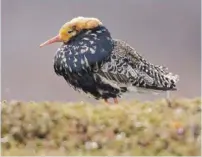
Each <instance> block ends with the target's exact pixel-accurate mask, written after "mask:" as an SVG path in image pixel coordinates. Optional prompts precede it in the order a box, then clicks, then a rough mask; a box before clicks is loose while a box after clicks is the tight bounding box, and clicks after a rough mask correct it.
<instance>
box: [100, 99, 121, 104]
mask: <svg viewBox="0 0 202 157" xmlns="http://www.w3.org/2000/svg"><path fill="white" fill-rule="evenodd" d="M113 99H114V103H115V104H118V103H119V102H118V99H117V98H113ZM104 101H105V103H106V104H110V103H109V101H108V99H104Z"/></svg>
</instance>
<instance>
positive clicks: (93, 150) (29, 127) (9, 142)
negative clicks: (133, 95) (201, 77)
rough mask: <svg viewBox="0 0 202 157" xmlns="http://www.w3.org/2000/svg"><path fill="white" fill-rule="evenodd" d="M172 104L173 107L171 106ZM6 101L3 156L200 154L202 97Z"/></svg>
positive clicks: (3, 122) (3, 110)
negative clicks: (97, 101) (104, 101)
mask: <svg viewBox="0 0 202 157" xmlns="http://www.w3.org/2000/svg"><path fill="white" fill-rule="evenodd" d="M169 105H170V106H169ZM169 105H168V102H167V101H166V100H163V99H162V100H158V101H154V102H144V103H141V102H139V101H131V102H122V103H120V104H118V105H114V104H111V105H106V104H102V103H101V104H97V105H92V104H88V103H83V102H81V103H59V102H41V103H36V102H27V103H25V102H7V101H4V102H3V103H2V111H1V112H2V132H1V136H2V153H3V155H15V156H16V155H29V156H30V155H91V156H96V155H108V156H109V155H160V156H166V155H183V156H189V155H200V142H201V141H200V136H201V106H200V105H201V99H199V98H198V99H175V100H172V101H171V102H170V104H169Z"/></svg>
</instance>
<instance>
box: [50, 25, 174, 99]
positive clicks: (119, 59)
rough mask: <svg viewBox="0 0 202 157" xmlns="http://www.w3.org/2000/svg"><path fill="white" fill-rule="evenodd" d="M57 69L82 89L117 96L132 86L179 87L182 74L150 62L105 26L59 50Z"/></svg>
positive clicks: (106, 96) (101, 94) (78, 36)
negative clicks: (116, 37)
mask: <svg viewBox="0 0 202 157" xmlns="http://www.w3.org/2000/svg"><path fill="white" fill-rule="evenodd" d="M54 69H55V72H56V73H57V74H58V75H61V76H63V77H64V78H65V80H66V81H67V82H68V83H69V84H70V85H71V86H72V87H73V88H74V89H75V90H78V91H84V92H85V93H89V94H91V95H93V96H94V97H95V98H96V99H100V98H104V99H108V98H116V97H119V96H121V95H122V94H123V93H124V92H127V91H129V88H131V87H134V88H135V87H139V88H143V89H155V90H173V89H175V86H176V82H177V81H178V77H177V76H174V75H172V74H171V73H169V72H168V70H167V69H166V68H164V67H162V66H156V65H152V64H150V63H148V62H147V61H146V60H145V59H144V58H143V57H142V56H140V55H139V54H138V53H137V52H136V51H135V50H134V49H133V48H132V47H131V46H129V45H128V44H126V43H125V42H123V41H120V40H114V39H112V38H111V35H110V33H109V31H108V30H107V29H106V28H105V27H104V26H99V27H97V28H94V29H91V30H83V31H82V32H80V33H79V34H78V35H77V36H75V37H74V38H72V39H71V40H70V41H69V42H68V43H64V44H63V45H62V46H61V47H60V48H59V49H58V51H57V53H56V56H55V59H54Z"/></svg>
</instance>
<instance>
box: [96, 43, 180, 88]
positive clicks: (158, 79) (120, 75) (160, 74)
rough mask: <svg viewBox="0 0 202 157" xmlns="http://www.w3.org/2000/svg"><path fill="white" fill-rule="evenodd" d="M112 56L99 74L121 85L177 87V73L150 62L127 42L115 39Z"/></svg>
mask: <svg viewBox="0 0 202 157" xmlns="http://www.w3.org/2000/svg"><path fill="white" fill-rule="evenodd" d="M113 42H114V49H113V51H112V54H111V57H110V59H109V60H108V62H106V63H105V64H104V65H103V66H102V68H101V69H100V70H99V71H98V73H97V75H99V76H101V77H103V78H105V79H107V80H110V81H111V82H113V83H114V84H118V85H119V86H120V87H127V86H131V85H132V86H136V87H143V88H151V89H161V90H168V89H172V88H174V87H175V83H176V82H177V81H178V77H177V75H176V76H174V75H172V74H171V73H169V72H168V69H167V68H165V67H162V66H158V65H153V64H151V63H148V62H147V61H146V60H145V59H144V58H143V57H142V56H141V55H139V54H138V53H137V52H136V51H135V50H134V49H133V48H132V47H131V46H130V45H128V44H127V43H125V42H123V41H120V40H114V41H113Z"/></svg>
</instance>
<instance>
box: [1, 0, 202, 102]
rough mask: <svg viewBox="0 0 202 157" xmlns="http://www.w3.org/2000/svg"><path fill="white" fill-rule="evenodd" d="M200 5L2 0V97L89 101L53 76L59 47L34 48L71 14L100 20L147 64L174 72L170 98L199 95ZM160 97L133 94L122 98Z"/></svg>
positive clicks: (180, 0)
mask: <svg viewBox="0 0 202 157" xmlns="http://www.w3.org/2000/svg"><path fill="white" fill-rule="evenodd" d="M200 6H201V4H200V0H194V1H193V0H192V1H191V0H177V1H174V0H167V1H162V0H145V1H142V0H125V1H122V0H111V1H107V0H102V1H93V0H88V1H85V2H82V1H73V0H71V1H66V0H57V1H55V0H43V1H41V0H34V1H28V0H18V1H16V0H2V10H1V17H2V19H1V21H2V35H1V37H2V41H1V42H2V51H1V57H2V64H1V72H2V73H1V74H2V82H1V84H2V86H1V90H2V91H1V93H2V99H3V100H13V99H14V100H24V101H29V100H33V101H44V100H48V101H80V100H85V101H94V100H93V99H89V98H87V97H86V96H85V95H81V94H79V93H77V92H75V91H74V90H73V89H71V88H70V87H69V85H67V83H66V82H65V80H64V79H63V78H62V77H58V76H57V75H56V74H55V73H54V69H53V57H54V55H55V51H56V49H57V48H58V47H59V46H60V44H59V43H58V44H54V45H50V46H47V47H44V48H39V45H40V43H41V42H44V41H45V40H47V39H49V38H50V37H52V36H54V35H56V34H57V33H58V30H59V29H60V27H61V26H62V25H63V24H64V23H65V22H67V21H69V20H71V19H72V18H74V17H76V16H89V17H97V18H99V19H100V20H101V21H102V22H103V23H104V25H105V26H107V28H108V29H109V30H110V32H111V35H112V36H113V37H114V38H119V39H122V40H125V41H126V42H128V43H129V44H130V45H131V46H133V47H134V48H135V49H136V50H137V51H138V52H139V53H140V54H141V55H143V56H144V57H145V59H147V60H148V61H149V62H151V63H153V64H158V65H164V66H167V67H168V68H169V70H170V71H171V72H173V73H175V74H178V75H179V76H180V82H179V83H178V91H177V92H174V93H172V97H188V98H192V97H196V96H200V95H201V93H200V87H201V78H200V77H201V70H200V63H201V53H200V48H201V46H200V44H201V43H200V39H201V38H200V35H201V32H200V29H201V23H200V20H201V17H200V15H201V13H200ZM164 96H165V95H163V94H162V95H159V96H153V95H151V94H144V95H141V94H136V93H133V94H130V95H128V96H127V97H126V98H125V99H139V100H151V99H157V98H159V97H164Z"/></svg>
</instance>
